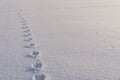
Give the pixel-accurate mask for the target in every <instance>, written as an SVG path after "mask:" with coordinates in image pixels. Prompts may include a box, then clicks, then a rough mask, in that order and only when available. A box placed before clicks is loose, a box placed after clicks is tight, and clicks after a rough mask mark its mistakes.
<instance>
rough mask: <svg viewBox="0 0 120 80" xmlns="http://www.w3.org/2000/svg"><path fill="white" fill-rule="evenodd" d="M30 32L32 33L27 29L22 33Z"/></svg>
mask: <svg viewBox="0 0 120 80" xmlns="http://www.w3.org/2000/svg"><path fill="white" fill-rule="evenodd" d="M30 31H32V30H30V29H27V30H25V31H24V32H25V33H28V32H30Z"/></svg>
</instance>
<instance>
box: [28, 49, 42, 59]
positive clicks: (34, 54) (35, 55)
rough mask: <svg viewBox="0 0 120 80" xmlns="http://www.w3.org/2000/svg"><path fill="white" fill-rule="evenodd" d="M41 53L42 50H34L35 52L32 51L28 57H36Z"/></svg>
mask: <svg viewBox="0 0 120 80" xmlns="http://www.w3.org/2000/svg"><path fill="white" fill-rule="evenodd" d="M39 55H40V52H38V51H33V52H30V53H29V54H28V55H27V57H31V58H36V57H37V56H39Z"/></svg>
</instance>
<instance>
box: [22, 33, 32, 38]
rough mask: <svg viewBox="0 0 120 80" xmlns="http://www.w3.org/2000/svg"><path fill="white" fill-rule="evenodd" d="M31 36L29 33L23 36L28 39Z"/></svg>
mask: <svg viewBox="0 0 120 80" xmlns="http://www.w3.org/2000/svg"><path fill="white" fill-rule="evenodd" d="M31 35H32V34H31V33H27V34H25V35H24V36H25V37H28V36H31Z"/></svg>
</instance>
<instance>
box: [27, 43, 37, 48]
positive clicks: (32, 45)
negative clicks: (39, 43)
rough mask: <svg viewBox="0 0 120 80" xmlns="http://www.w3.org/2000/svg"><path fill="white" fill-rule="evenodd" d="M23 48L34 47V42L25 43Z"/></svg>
mask: <svg viewBox="0 0 120 80" xmlns="http://www.w3.org/2000/svg"><path fill="white" fill-rule="evenodd" d="M25 48H35V44H34V43H29V44H27V45H25Z"/></svg>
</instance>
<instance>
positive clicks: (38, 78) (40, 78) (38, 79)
mask: <svg viewBox="0 0 120 80" xmlns="http://www.w3.org/2000/svg"><path fill="white" fill-rule="evenodd" d="M32 80H48V79H47V77H46V76H45V75H44V74H36V75H34V76H33V78H32Z"/></svg>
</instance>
